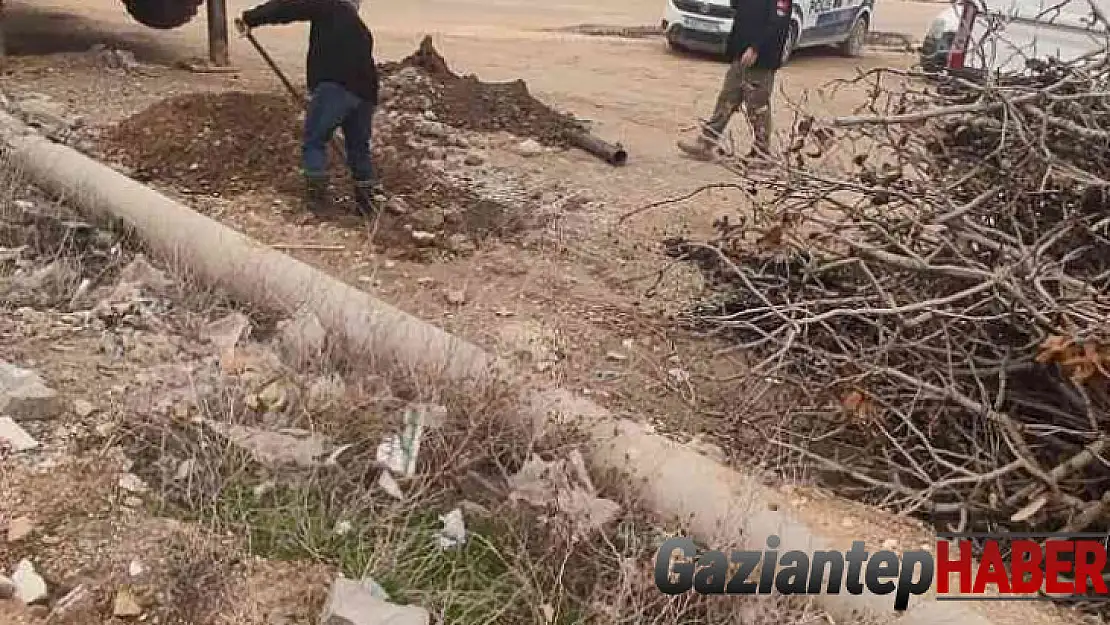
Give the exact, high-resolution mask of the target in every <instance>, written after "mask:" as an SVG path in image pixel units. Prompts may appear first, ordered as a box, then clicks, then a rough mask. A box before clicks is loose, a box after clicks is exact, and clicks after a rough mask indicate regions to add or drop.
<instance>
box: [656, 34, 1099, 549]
mask: <svg viewBox="0 0 1110 625" xmlns="http://www.w3.org/2000/svg"><path fill="white" fill-rule="evenodd" d="M1029 69H1030V71H1028V72H1027V73H1025V74H1023V75H1021V76H1010V77H1007V78H1004V79H995V80H990V81H972V80H968V79H961V78H956V77H948V78H943V79H940V80H939V82H938V80H937V79H936V77H933V78H934V79H933V80H930V81H922V80H919V77H914V76H911V75H908V74H907V73H905V72H895V74H897V75H898V76H900V78H901V79H902V80H904V81H906V82H907V83H908V84H910V85H911V87H910V88H909V89H908V90H906V89H902V88H899V89H898V90H896V91H894V90H892V91H886V90H885V88H883V86H882V85H883V84H884V83H883V82H882V78H883V77H884V76H885V77H887V78H889V76H890V73H888V72H874V73H870V74H867V75H865V76H862V77H861V79H866V80H871V81H873V89H872V93H873V95H874V98H873V99H872V101H871V102H870V104H869V107H870V108H871V111H870V112H869V115H867V116H857V117H851V118H841V119H837V120H833V121H831V122H829V123H821V122H818V121H815V120H814V119H812V118H799V119H798V120H797V123H796V124H795V126H794V129H793V143H792V145H790V146H789V148H788V155H787V158H785V159H784V160H783V161H781V162H777V163H773V164H771V165H770V169H769V170H768V171H766V172H765V173H764V174H761V175H758V176H757V177H755V178H753V175H754V174H753V173H752V172H751V170H750V169H745V170H743V171H741V170H737V173H738V174H740V175H742V176H743V177H744V178H746V181H745V182H744V183H742V184H740V183H738V185H737V187H738V188H741V189H744V190H746V191H747V192H749V193H751V194H753V199H755V200H756V201H755V202H754V203H755V204H756V206H757V210H756V212H755V215H754V217H745V218H741V219H740V222H739V223H729V222H727V221H724V220H722V221H720V222H719V223H718V229H719V237H718V239H717V240H715V241H711V242H709V243H707V244H697V243H691V242H689V241H685V240H682V241H678V240H675V241H671V242H670V251H671V253H672V254H674V255H678V256H683V257H686V258H690V259H693V260H695V261H697V262H699V263H700V264H701V265H702V267H703V268H704V269H705V270H706V271H707V272H708V273H709V274H710V275H711V276H712V277H713V279H714V283H715V288H714V291H715V295H714V297H713V299H712V301H710V302H705V303H703V304H701V305H700V306H699V308H698V310H697V311H696V312H695V314H694V316H695V318H696V321H697V322H698V323H699V324H701V325H702V326H703V327H706V326H707V327H710V328H713V329H714V330H715V331H717V332H718V333H723V334H725V335H727V336H729V337H731V338H732V339H733V340H735V341H736V343H737V346H738V348H741V349H742V350H744V352H745V353H747V354H749V355H751V356H752V366H751V369H750V373H749V374H748V376H747V377H746V379H743V380H739V381H737V384H738V388H739V389H743V391H742V393H741V394H742V395H744V396H746V397H752V398H758V399H759V400H761V402H762V404H761V405H762V409H763V415H764V418H763V419H762V420H756V419H751V420H755V421H757V423H758V424H759V427H760V428H762V429H763V430H764V432H765V434H766V435H767V437H768V439H769V440H771V441H773V442H774V443H775V444H776V445H777V446H779V447H780V448H781V449H782V450H783V451H784V458H785V459H786V461H788V462H799V463H802V464H805V465H806V466H809V467H816V468H818V469H820V470H821V473H820V474H821V476H822V478H823V479H824V481H825V483H826V484H829V485H831V486H832V487H833V488H835V489H836V490H838V491H839V492H841V493H843V494H847V495H849V496H852V497H854V498H857V499H864V500H868V501H871V502H873V503H878V504H881V505H885V506H888V507H891V508H894V509H897V510H899V511H904V512H910V513H915V514H918V515H920V516H924V517H926V518H931V519H933V520H935V521H937V522H939V523H941V525H943V526H946V527H947V528H949V529H951V530H959V531H970V530H972V529H976V530H979V531H984V530H992V529H999V528H1003V527H1005V528H1010V529H1013V530H1025V531H1033V530H1035V531H1070V532H1076V531H1080V530H1087V531H1094V530H1096V529H1098V530H1104V529H1107V528H1108V527H1110V448H1108V444H1110V300H1108V299H1107V296H1108V294H1110V56H1108V54H1107V52H1106V51H1105V50H1104V51H1102V52H1099V53H1096V54H1091V55H1089V56H1088V57H1085V58H1083V59H1080V60H1079V61H1075V62H1072V63H1066V64H1065V63H1061V62H1055V61H1047V62H1038V63H1031V64H1030V68H1029ZM913 85H916V86H913ZM845 146H855V147H856V148H857V149H859V150H860V151H859V152H856V154H858V155H857V156H855V157H854V158H853V159H852V161H851V165H850V166H848V167H831V166H826V165H822V164H820V163H819V162H818V161H817V160H815V159H816V158H817V157H819V156H820V155H828V154H831V153H833V152H834V151H837V150H839V149H842V148H845ZM753 406H754V404H753ZM783 415H785V417H783ZM772 416H773V418H772Z"/></svg>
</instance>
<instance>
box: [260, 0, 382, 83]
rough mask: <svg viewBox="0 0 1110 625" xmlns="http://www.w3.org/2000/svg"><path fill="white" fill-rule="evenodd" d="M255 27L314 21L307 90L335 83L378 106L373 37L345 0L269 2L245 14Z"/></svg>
mask: <svg viewBox="0 0 1110 625" xmlns="http://www.w3.org/2000/svg"><path fill="white" fill-rule="evenodd" d="M243 22H245V23H246V25H247V26H250V27H251V28H254V27H256V26H262V25H264V24H287V23H289V22H312V30H311V32H310V34H309V38H308V63H307V66H308V88H309V90H312V89H315V88H316V85H318V84H320V83H322V82H335V83H339V84H340V85H342V86H343V87H344V88H345V89H346V90H347V91H350V92H351V93H353V94H355V95H356V96H358V97H360V98H362V99H363V100H366V101H368V102H370V103H371V104H375V105H376V104H377V103H378V68H377V66H376V65H375V64H374V36H373V35H371V34H370V29H368V28H366V24H363V23H362V19H361V18H359V16H358V11H357V10H356V9H355V7H354V6H352V5H351V4H350V3H349V2H347V1H346V0H270V1H269V2H266V3H265V4H261V5H259V6H257V7H255V8H253V9H250V10H248V11H245V12H244V13H243Z"/></svg>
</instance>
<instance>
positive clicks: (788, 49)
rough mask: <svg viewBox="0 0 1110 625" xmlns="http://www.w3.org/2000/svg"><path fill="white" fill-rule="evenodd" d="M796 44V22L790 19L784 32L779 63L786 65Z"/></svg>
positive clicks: (792, 54)
mask: <svg viewBox="0 0 1110 625" xmlns="http://www.w3.org/2000/svg"><path fill="white" fill-rule="evenodd" d="M797 45H798V23H797V22H795V21H793V20H791V21H790V30H789V31H787V33H786V42H785V43H783V44H782V57H781V58H780V59H779V65H780V66H782V65H786V62H787V61H789V60H790V57H792V56H794V47H795V46H797Z"/></svg>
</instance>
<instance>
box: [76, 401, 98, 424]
mask: <svg viewBox="0 0 1110 625" xmlns="http://www.w3.org/2000/svg"><path fill="white" fill-rule="evenodd" d="M94 412H96V406H93V405H92V402H90V401H87V400H84V399H77V400H74V402H73V413H74V414H76V415H77V416H78V417H81V418H82V419H84V418H85V417H87V416H89V415H91V414H92V413H94Z"/></svg>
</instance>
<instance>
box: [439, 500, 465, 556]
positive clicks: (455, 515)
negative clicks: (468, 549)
mask: <svg viewBox="0 0 1110 625" xmlns="http://www.w3.org/2000/svg"><path fill="white" fill-rule="evenodd" d="M439 520H440V521H442V522H443V529H441V530H439V535H438V536H437V538H438V539H439V547H440V548H441V549H452V548H454V547H458V546H460V545H465V544H466V523H465V521H463V513H462V510H461V509H459V508H455V509H454V510H452V511H450V512H448V513H447V514H443V515H440V517H439Z"/></svg>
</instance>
